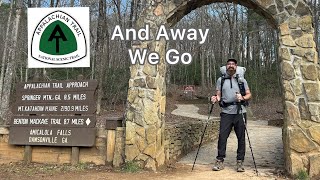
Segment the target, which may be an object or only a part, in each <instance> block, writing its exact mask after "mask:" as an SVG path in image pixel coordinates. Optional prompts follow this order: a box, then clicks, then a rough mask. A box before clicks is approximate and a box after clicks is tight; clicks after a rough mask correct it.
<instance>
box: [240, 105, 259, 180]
mask: <svg viewBox="0 0 320 180" xmlns="http://www.w3.org/2000/svg"><path fill="white" fill-rule="evenodd" d="M240 106H241V105H240ZM240 110H241V115H242V120H243V123H244V129H245V131H246V133H247V137H248V142H249V147H250V151H251V155H252V159H253V164H254V168H255V170H256V173H257V176H259V174H258V169H257V165H256V161H255V160H254V156H253V151H252V146H251V142H250V138H249V133H248V129H247V123H246V119H245V118H244V115H243V111H242V107H240Z"/></svg>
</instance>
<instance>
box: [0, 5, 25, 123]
mask: <svg viewBox="0 0 320 180" xmlns="http://www.w3.org/2000/svg"><path fill="white" fill-rule="evenodd" d="M16 3H17V4H16V12H15V21H14V24H13V28H12V48H11V49H10V54H9V56H10V60H9V62H8V65H7V69H6V73H5V77H4V82H3V83H4V86H3V90H2V97H1V108H0V109H1V110H0V117H1V118H2V119H5V118H7V117H6V116H5V114H6V113H7V112H8V110H9V106H10V95H11V87H12V83H13V76H14V73H15V66H16V57H17V56H16V54H17V53H18V52H19V51H16V49H17V41H18V31H19V23H20V17H21V13H22V0H17V2H16Z"/></svg>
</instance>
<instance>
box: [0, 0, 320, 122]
mask: <svg viewBox="0 0 320 180" xmlns="http://www.w3.org/2000/svg"><path fill="white" fill-rule="evenodd" d="M307 2H308V3H309V4H310V6H311V7H312V12H313V14H314V20H315V23H314V27H315V35H316V36H315V37H317V39H316V43H317V47H318V48H319V46H318V43H319V36H318V32H319V18H318V12H319V9H320V3H319V2H318V1H317V0H309V1H307ZM146 4H147V3H146V0H131V1H128V0H97V1H93V0H81V1H78V0H50V1H49V0H45V1H44V0H27V1H22V0H11V1H10V0H0V44H1V45H0V57H1V58H0V59H1V63H0V67H1V69H0V99H1V104H0V124H1V123H3V120H4V119H6V117H7V115H8V114H7V113H8V112H9V111H8V110H9V108H10V104H11V102H12V101H13V100H14V99H13V98H14V96H13V93H14V91H15V83H17V82H28V81H53V80H70V79H76V78H77V76H78V75H80V74H82V75H84V77H85V79H97V80H98V82H99V85H98V87H99V88H98V101H97V113H98V114H99V113H100V112H101V110H102V109H103V108H105V107H107V106H108V105H111V104H116V103H125V101H126V97H127V88H128V80H129V77H130V69H129V67H130V60H129V55H128V49H129V48H130V47H131V42H130V41H121V40H113V41H111V40H110V37H111V34H112V32H113V30H114V27H115V26H116V25H120V26H121V28H122V29H129V28H133V27H134V25H135V22H136V20H137V19H138V18H139V15H140V13H141V12H142V10H143V9H144V8H145V7H146ZM28 7H33V8H35V7H90V47H91V49H90V54H91V67H90V68H52V69H49V68H43V69H39V68H35V69H27V68H26V67H27V58H28V44H27V43H28V42H27V40H28V39H27V8H28ZM173 28H179V29H183V28H184V29H188V28H197V29H199V28H201V29H206V28H209V29H210V30H209V34H208V37H207V39H206V41H205V43H203V44H201V45H200V44H199V43H198V42H192V41H188V40H181V41H168V43H167V48H168V49H171V48H174V49H177V50H179V51H180V50H181V51H185V52H191V54H192V56H193V61H192V63H191V64H189V65H183V64H178V65H168V66H167V84H168V85H170V84H174V85H178V86H182V85H196V86H199V87H200V88H201V89H206V90H208V91H210V90H213V87H214V86H215V82H216V80H217V78H219V77H220V72H219V68H220V66H222V65H224V64H225V62H226V60H227V59H228V58H229V57H233V58H236V59H238V62H239V63H238V64H239V65H240V66H245V67H246V68H247V71H246V75H245V77H246V80H247V81H248V83H249V85H250V88H251V91H252V93H253V97H254V98H253V99H254V101H257V102H258V101H261V100H263V99H264V97H280V95H281V86H280V71H279V69H280V67H279V60H278V37H277V30H276V29H274V28H273V27H271V26H270V25H269V24H268V23H267V21H266V20H265V19H264V18H263V17H261V16H259V15H258V14H256V13H255V12H254V10H253V9H248V8H246V7H243V6H241V5H238V4H232V3H213V4H210V5H207V6H203V7H201V8H198V9H196V10H194V11H192V12H191V13H189V14H188V15H186V16H185V17H184V18H183V19H181V20H180V21H179V22H178V23H177V24H176V25H175V26H174V27H173Z"/></svg>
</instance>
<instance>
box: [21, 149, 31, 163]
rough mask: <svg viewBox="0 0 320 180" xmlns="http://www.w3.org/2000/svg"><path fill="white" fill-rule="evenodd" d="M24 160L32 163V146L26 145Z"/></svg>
mask: <svg viewBox="0 0 320 180" xmlns="http://www.w3.org/2000/svg"><path fill="white" fill-rule="evenodd" d="M23 161H24V163H26V164H29V163H31V161H32V146H24V156H23Z"/></svg>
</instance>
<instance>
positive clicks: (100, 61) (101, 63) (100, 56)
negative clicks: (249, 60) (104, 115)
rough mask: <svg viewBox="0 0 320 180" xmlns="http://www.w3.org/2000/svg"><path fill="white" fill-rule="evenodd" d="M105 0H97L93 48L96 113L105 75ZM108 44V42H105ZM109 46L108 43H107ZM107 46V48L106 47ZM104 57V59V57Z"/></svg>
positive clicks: (99, 103) (98, 110) (98, 111)
mask: <svg viewBox="0 0 320 180" xmlns="http://www.w3.org/2000/svg"><path fill="white" fill-rule="evenodd" d="M105 10H106V2H105V1H104V0H99V17H98V27H97V41H96V48H95V59H96V64H97V66H96V67H97V68H98V69H97V71H98V75H97V79H98V99H97V112H96V113H97V114H100V113H101V101H102V97H103V94H104V93H103V81H104V77H105V64H106V63H105V61H106V60H107V58H105V55H104V42H105V36H104V35H105V34H108V33H106V12H105ZM108 39H109V38H108ZM107 45H108V44H107ZM108 46H109V45H108ZM108 46H107V48H108ZM104 58H105V59H104Z"/></svg>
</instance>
